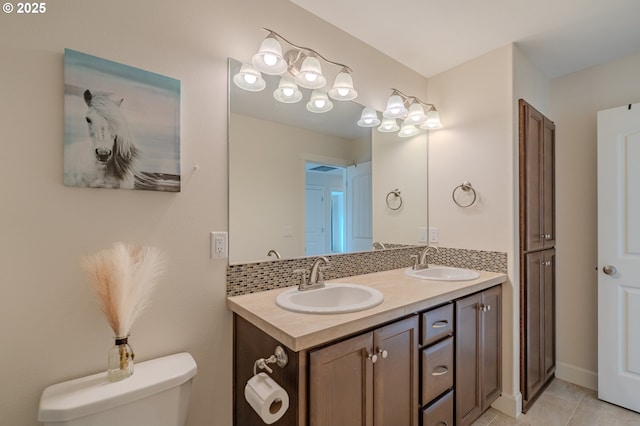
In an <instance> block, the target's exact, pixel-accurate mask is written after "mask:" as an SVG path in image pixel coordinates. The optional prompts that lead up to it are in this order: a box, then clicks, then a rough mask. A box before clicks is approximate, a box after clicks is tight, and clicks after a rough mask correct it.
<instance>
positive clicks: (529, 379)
mask: <svg viewBox="0 0 640 426" xmlns="http://www.w3.org/2000/svg"><path fill="white" fill-rule="evenodd" d="M524 265H525V278H526V281H527V285H526V287H525V294H524V295H523V296H524V298H525V303H524V306H525V312H524V315H523V319H524V321H523V328H524V331H525V333H524V338H525V341H524V342H523V348H524V350H523V356H524V364H525V369H524V373H525V374H524V377H522V378H521V379H523V381H524V390H525V392H524V395H523V397H524V399H525V401H528V400H531V399H532V398H533V397H534V396H535V395H536V394H537V393H538V391H540V389H541V388H542V386H544V384H545V383H546V382H547V380H548V379H549V378H550V377H551V376H552V375H553V373H554V372H555V367H556V362H555V359H556V358H555V350H556V348H555V250H554V249H550V250H543V251H538V252H534V253H529V254H526V255H524Z"/></svg>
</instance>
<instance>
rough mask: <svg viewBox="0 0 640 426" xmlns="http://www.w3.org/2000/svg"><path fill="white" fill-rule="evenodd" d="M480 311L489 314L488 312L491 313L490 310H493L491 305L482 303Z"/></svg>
mask: <svg viewBox="0 0 640 426" xmlns="http://www.w3.org/2000/svg"><path fill="white" fill-rule="evenodd" d="M480 310H481V311H482V312H488V311H490V310H491V305H485V304H484V303H482V304H481V305H480Z"/></svg>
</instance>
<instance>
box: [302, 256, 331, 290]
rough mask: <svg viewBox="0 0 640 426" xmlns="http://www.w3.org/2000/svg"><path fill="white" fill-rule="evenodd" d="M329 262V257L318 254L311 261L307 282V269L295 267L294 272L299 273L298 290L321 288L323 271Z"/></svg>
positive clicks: (322, 285)
mask: <svg viewBox="0 0 640 426" xmlns="http://www.w3.org/2000/svg"><path fill="white" fill-rule="evenodd" d="M328 263H329V259H327V258H326V257H324V256H320V257H318V258H316V259H315V260H314V261H313V264H312V265H311V272H310V273H309V281H308V282H307V270H306V269H296V270H295V271H294V272H296V273H299V274H301V278H300V284H299V285H298V290H300V291H304V290H311V289H313V288H321V287H324V277H323V274H322V273H323V271H325V270H326V269H328V267H327V264H328Z"/></svg>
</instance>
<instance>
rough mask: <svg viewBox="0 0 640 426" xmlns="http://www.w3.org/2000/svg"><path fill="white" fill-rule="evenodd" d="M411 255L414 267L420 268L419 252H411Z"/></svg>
mask: <svg viewBox="0 0 640 426" xmlns="http://www.w3.org/2000/svg"><path fill="white" fill-rule="evenodd" d="M409 257H410V258H412V259H413V269H417V268H418V255H417V254H410V255H409Z"/></svg>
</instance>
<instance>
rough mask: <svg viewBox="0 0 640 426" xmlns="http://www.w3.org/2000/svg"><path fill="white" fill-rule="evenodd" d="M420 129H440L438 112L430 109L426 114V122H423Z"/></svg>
mask: <svg viewBox="0 0 640 426" xmlns="http://www.w3.org/2000/svg"><path fill="white" fill-rule="evenodd" d="M420 127H421V128H423V129H428V130H435V129H442V123H441V122H440V113H438V110H437V109H435V108H431V109H430V110H429V112H428V113H427V121H425V122H424V124H422V125H421V126H420Z"/></svg>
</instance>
